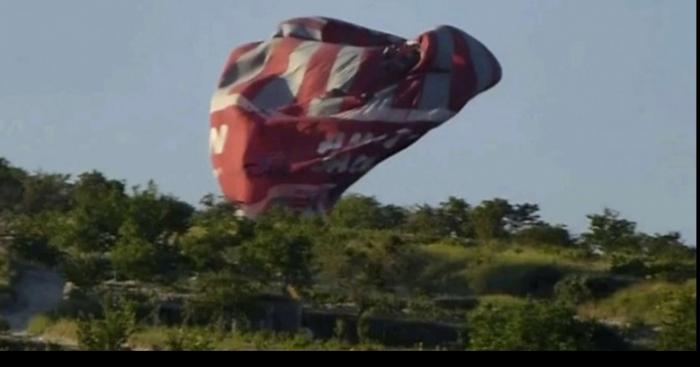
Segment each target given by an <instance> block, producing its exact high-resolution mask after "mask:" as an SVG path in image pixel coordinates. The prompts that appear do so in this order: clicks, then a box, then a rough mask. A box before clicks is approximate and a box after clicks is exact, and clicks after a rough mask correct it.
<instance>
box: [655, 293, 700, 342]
mask: <svg viewBox="0 0 700 367" xmlns="http://www.w3.org/2000/svg"><path fill="white" fill-rule="evenodd" d="M696 292H697V290H696V289H692V292H691V290H690V289H685V290H683V291H677V292H675V293H674V294H673V296H672V297H671V298H670V300H669V301H667V302H665V303H664V304H662V305H661V306H660V308H661V310H660V311H661V312H662V317H661V328H662V329H661V333H660V335H659V338H658V345H657V347H658V348H659V349H661V350H679V351H680V350H683V351H691V350H692V351H695V350H697V293H696Z"/></svg>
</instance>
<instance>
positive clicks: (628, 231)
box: [582, 208, 639, 250]
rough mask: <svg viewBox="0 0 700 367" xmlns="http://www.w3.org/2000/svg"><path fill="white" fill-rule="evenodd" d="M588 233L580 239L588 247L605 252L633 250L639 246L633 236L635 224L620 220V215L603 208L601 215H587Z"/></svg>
mask: <svg viewBox="0 0 700 367" xmlns="http://www.w3.org/2000/svg"><path fill="white" fill-rule="evenodd" d="M587 217H588V220H589V222H590V223H589V226H588V232H586V233H584V234H583V236H582V238H583V240H584V242H585V243H586V244H587V245H589V246H593V247H594V246H600V247H601V248H603V249H605V250H620V249H630V248H632V249H634V248H637V247H638V246H639V238H638V237H637V236H635V228H636V226H637V224H636V223H634V222H631V221H628V220H626V219H622V218H620V213H619V212H616V211H614V210H611V209H608V208H605V209H604V211H603V213H602V214H593V215H588V216H587Z"/></svg>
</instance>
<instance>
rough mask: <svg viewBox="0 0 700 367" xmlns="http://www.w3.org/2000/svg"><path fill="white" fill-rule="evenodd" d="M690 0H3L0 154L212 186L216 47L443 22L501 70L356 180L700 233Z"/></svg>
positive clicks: (425, 198) (401, 194) (49, 167)
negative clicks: (309, 19) (313, 18)
mask: <svg viewBox="0 0 700 367" xmlns="http://www.w3.org/2000/svg"><path fill="white" fill-rule="evenodd" d="M695 14H696V3H695V1H694V0H586V1H579V0H528V1H523V0H497V1H493V0H480V1H476V0H454V1H442V0H431V1H425V0H421V1H409V0H381V1H380V0H373V1H370V0H365V1H363V0H343V1H331V0H295V1H287V0H279V1H271V0H255V1H243V0H228V1H223V0H221V1H219V0H206V1H170V0H130V1H116V0H100V1H96V0H62V1H53V0H43V1H37V0H21V1H20V0H0V156H4V157H6V158H8V159H10V161H11V162H13V163H14V164H16V165H19V166H21V167H23V168H27V169H30V170H38V169H43V170H46V171H59V172H68V173H79V172H82V171H86V170H90V169H98V170H100V171H102V172H104V173H105V174H107V175H108V176H110V177H114V178H120V179H126V180H127V181H128V183H129V184H137V183H140V184H142V183H145V182H146V181H147V180H148V179H150V178H153V179H154V180H155V181H156V182H157V183H158V184H159V185H160V186H161V187H162V188H163V190H164V191H165V192H168V193H171V194H175V195H177V196H179V197H181V198H183V199H185V200H187V201H190V202H192V203H196V202H197V201H198V199H199V198H200V197H201V196H202V195H204V194H205V193H207V192H213V193H218V192H219V189H218V186H217V183H216V181H215V180H214V178H213V176H212V173H211V166H210V161H209V155H208V133H209V115H208V108H209V99H210V96H211V94H212V93H213V91H214V88H215V84H216V82H217V80H218V77H219V74H220V72H221V68H222V66H223V64H224V62H225V60H226V57H227V56H228V53H229V52H230V51H231V49H232V48H234V47H235V46H237V45H240V44H242V43H245V42H250V41H254V40H260V39H263V38H266V37H268V36H269V35H271V34H272V32H273V31H274V29H275V27H276V25H277V24H278V23H279V22H280V21H282V20H284V19H287V18H292V17H298V16H308V15H321V16H330V17H336V18H341V19H345V20H348V21H351V22H356V23H358V24H361V25H364V26H368V27H371V28H377V29H381V30H384V31H388V32H391V33H395V34H397V35H401V36H404V37H406V38H412V37H413V36H415V35H418V34H420V33H422V32H424V31H426V30H429V29H430V28H432V27H434V26H437V25H440V24H450V25H454V26H456V27H459V28H461V29H463V30H465V31H467V32H468V33H470V34H472V35H473V36H475V37H476V38H478V39H479V40H481V41H482V42H483V43H485V44H486V45H487V46H488V47H489V48H490V49H491V50H492V51H493V52H494V54H495V55H496V56H497V57H498V59H499V60H500V61H501V63H502V66H503V70H504V79H503V81H502V83H501V84H500V85H498V86H497V87H496V88H495V89H492V90H491V91H488V92H487V93H485V94H483V95H481V96H479V97H477V98H476V99H475V100H473V101H472V102H471V103H470V104H469V105H467V106H466V107H465V109H464V110H463V111H462V112H461V113H460V114H459V115H458V116H457V117H455V118H454V119H453V120H451V121H450V122H448V123H447V124H445V125H443V126H442V127H440V128H439V129H436V130H434V131H433V132H431V133H430V134H429V135H427V136H426V137H424V138H423V139H422V140H420V141H419V142H418V143H416V144H415V145H414V146H412V147H411V148H409V149H408V150H406V151H404V152H403V153H402V154H399V155H396V156H394V157H393V158H392V159H390V160H389V161H386V162H384V163H383V164H381V165H380V166H378V167H377V168H375V169H374V170H373V171H371V173H369V174H368V175H367V176H365V177H364V178H363V179H362V180H361V181H360V182H358V183H357V184H356V185H355V186H353V187H352V188H351V191H353V192H359V193H363V194H368V195H374V196H376V197H377V198H378V199H380V200H381V201H383V202H392V203H396V204H412V203H423V202H427V203H432V204H436V203H438V202H439V201H441V200H443V199H445V198H447V197H448V196H450V195H455V196H461V197H464V198H465V199H467V200H468V201H470V202H472V203H476V202H479V201H481V200H484V199H490V198H494V197H503V198H507V199H509V200H512V201H515V202H525V201H527V202H535V203H539V204H540V206H541V208H542V214H543V218H544V219H546V220H549V221H553V222H558V223H563V224H567V225H568V226H569V227H570V228H571V229H573V230H574V231H576V232H578V231H581V230H583V229H584V228H585V226H586V223H587V222H586V218H585V215H586V214H589V213H595V212H600V211H601V210H602V209H603V207H606V206H607V207H611V208H613V209H616V210H619V211H620V212H621V213H622V215H623V216H624V217H625V218H627V219H630V220H633V221H636V222H638V224H639V228H640V229H641V230H644V231H648V232H666V231H671V230H678V231H681V232H682V233H683V235H684V237H685V238H686V239H687V240H688V242H689V243H690V244H695V242H696V225H695V221H696V167H697V166H696V164H697V161H696V149H697V148H696V104H695V99H696V83H697V73H696V45H695V44H696V31H695V30H696V15H695Z"/></svg>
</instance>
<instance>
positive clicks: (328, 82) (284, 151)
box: [209, 17, 501, 218]
mask: <svg viewBox="0 0 700 367" xmlns="http://www.w3.org/2000/svg"><path fill="white" fill-rule="evenodd" d="M500 80H501V67H500V65H499V63H498V61H497V60H496V58H495V57H494V56H493V54H492V53H491V52H490V51H489V50H488V49H487V48H486V47H485V46H484V45H483V44H481V43H480V42H479V41H477V40H476V39H475V38H473V37H471V36H470V35H468V34H467V33H465V32H463V31H461V30H459V29H457V28H454V27H451V26H440V27H438V28H436V29H433V30H430V31H428V32H425V33H423V34H421V35H420V36H418V37H417V38H416V39H414V40H406V39H404V38H401V37H398V36H394V35H391V34H387V33H383V32H380V31H376V30H371V29H367V28H364V27H360V26H357V25H354V24H350V23H347V22H343V21H340V20H336V19H329V18H318V17H309V18H296V19H291V20H288V21H285V22H283V23H281V24H280V25H279V27H278V29H277V31H276V33H274V35H273V36H272V37H271V38H270V39H267V40H264V41H261V42H253V43H249V44H245V45H242V46H240V47H238V48H237V49H235V50H233V52H232V53H231V55H230V57H229V59H228V62H227V63H226V66H225V68H224V71H223V74H222V76H221V80H220V83H219V86H218V89H217V90H216V92H215V93H214V96H213V98H212V101H211V133H210V141H209V143H210V150H211V157H212V162H213V166H214V174H215V176H216V177H217V179H218V181H219V184H220V186H221V189H222V191H223V193H224V195H225V196H226V197H227V198H228V199H229V200H231V201H234V202H236V203H239V204H240V207H241V209H242V211H243V213H244V214H245V215H246V216H248V217H251V218H254V217H255V216H257V215H259V214H260V213H262V212H264V211H265V210H266V209H268V208H270V207H271V206H272V205H280V204H281V205H283V206H286V207H290V208H292V209H295V210H301V211H305V212H310V213H327V212H328V211H329V210H331V208H332V207H333V205H334V204H335V203H336V202H337V200H338V199H339V198H340V196H341V195H342V193H343V192H344V191H345V190H346V189H347V188H348V187H349V186H350V185H352V184H353V183H355V182H356V181H357V180H358V179H360V178H361V177H362V176H363V175H365V174H366V173H367V172H368V171H369V170H371V169H373V168H374V167H376V166H377V165H378V164H379V163H380V162H382V161H383V160H385V159H387V158H389V157H391V156H393V155H395V154H397V153H399V152H401V151H402V150H404V149H405V148H407V147H409V146H410V145H412V144H413V143H415V142H416V141H417V140H419V139H420V138H421V137H422V136H423V135H425V134H426V133H427V132H428V131H430V130H432V129H434V128H436V127H438V126H440V125H441V124H442V123H444V122H446V121H447V120H449V119H450V118H452V117H453V116H454V115H455V114H457V113H458V112H459V111H460V110H461V109H462V108H463V107H464V106H465V104H466V103H467V102H468V101H469V100H471V99H472V98H474V97H475V96H476V95H478V94H480V93H482V92H484V91H486V90H488V89H490V88H491V87H493V86H494V85H496V84H497V83H498V82H499V81H500Z"/></svg>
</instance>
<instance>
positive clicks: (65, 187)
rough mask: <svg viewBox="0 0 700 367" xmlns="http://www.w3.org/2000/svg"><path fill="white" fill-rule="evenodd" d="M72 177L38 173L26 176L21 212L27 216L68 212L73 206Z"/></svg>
mask: <svg viewBox="0 0 700 367" xmlns="http://www.w3.org/2000/svg"><path fill="white" fill-rule="evenodd" d="M69 179H70V175H64V174H52V173H43V172H38V173H36V174H33V175H27V176H25V178H24V180H23V186H24V192H23V195H22V202H21V203H20V205H19V210H20V211H21V212H22V213H26V214H37V213H41V212H44V211H57V212H65V211H68V210H69V209H70V208H71V206H72V205H73V198H72V190H73V189H72V185H71V184H69V183H68V180H69Z"/></svg>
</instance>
